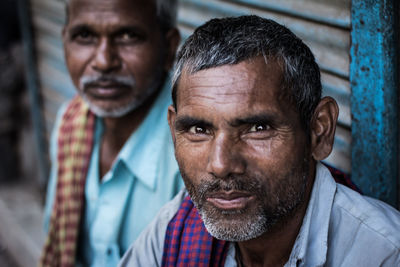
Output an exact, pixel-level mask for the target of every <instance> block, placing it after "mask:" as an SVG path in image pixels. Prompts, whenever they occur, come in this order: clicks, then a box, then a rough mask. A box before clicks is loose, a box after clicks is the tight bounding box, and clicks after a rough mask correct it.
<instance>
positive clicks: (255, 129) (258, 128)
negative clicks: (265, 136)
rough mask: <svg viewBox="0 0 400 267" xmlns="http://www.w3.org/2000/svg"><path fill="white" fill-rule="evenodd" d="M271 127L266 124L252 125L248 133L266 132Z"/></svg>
mask: <svg viewBox="0 0 400 267" xmlns="http://www.w3.org/2000/svg"><path fill="white" fill-rule="evenodd" d="M270 128H271V127H270V126H269V125H266V124H254V125H253V126H252V127H251V128H250V131H249V132H261V131H266V130H269V129H270Z"/></svg>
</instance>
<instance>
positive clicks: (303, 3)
mask: <svg viewBox="0 0 400 267" xmlns="http://www.w3.org/2000/svg"><path fill="white" fill-rule="evenodd" d="M350 5H351V0H336V1H332V0H280V1H276V0H220V1H218V0H180V10H179V15H178V22H179V28H180V30H181V34H182V37H183V38H186V37H188V36H189V35H190V34H191V33H192V31H193V30H194V28H196V27H197V26H199V25H200V24H202V23H204V22H205V21H207V20H209V19H211V18H214V17H225V16H238V15H244V14H255V15H259V16H262V17H267V18H270V19H273V20H276V21H277V22H279V23H282V24H284V25H285V26H287V27H288V28H290V29H291V30H292V31H293V32H294V33H295V34H296V35H298V36H299V37H300V38H302V39H303V40H304V41H305V43H307V44H308V45H309V46H310V47H311V50H312V51H313V53H314V55H315V57H316V59H317V61H318V63H319V65H320V68H321V72H322V83H323V88H324V95H330V96H332V97H334V98H335V99H336V100H337V101H338V104H339V108H340V114H339V125H338V127H337V130H336V137H335V146H334V150H333V153H332V154H331V156H330V157H329V158H328V159H327V162H329V163H330V164H332V165H334V166H336V167H338V168H340V169H342V170H344V171H346V172H350V167H351V152H350V143H351V128H350V127H351V115H350V84H349V50H350Z"/></svg>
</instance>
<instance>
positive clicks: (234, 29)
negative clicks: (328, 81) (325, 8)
mask: <svg viewBox="0 0 400 267" xmlns="http://www.w3.org/2000/svg"><path fill="white" fill-rule="evenodd" d="M257 56H264V58H265V60H266V62H267V61H268V59H274V60H276V61H277V62H278V63H279V65H280V66H281V68H282V70H283V80H282V90H285V91H283V92H284V94H285V95H286V96H287V97H288V99H290V101H291V102H292V103H293V104H294V105H295V106H296V108H297V110H298V112H299V113H300V119H301V122H302V125H303V127H304V129H305V130H306V131H307V132H309V124H310V121H311V118H312V115H313V113H314V110H315V108H316V106H317V105H318V102H319V101H320V99H321V90H322V89H321V79H320V71H319V67H318V65H317V64H316V62H315V59H314V56H313V54H312V52H311V50H310V49H309V48H308V47H307V46H306V45H305V44H304V43H303V42H302V41H301V40H300V39H299V38H298V37H296V35H294V34H293V33H292V32H291V31H290V30H289V29H287V28H286V27H284V26H282V25H280V24H278V23H276V22H274V21H272V20H269V19H264V18H261V17H258V16H241V17H234V18H223V19H213V20H210V21H208V22H207V23H205V24H203V25H202V26H200V27H199V28H197V29H196V30H195V32H194V33H193V34H192V35H191V36H190V37H189V38H188V39H187V40H186V42H185V43H184V44H183V46H182V48H181V49H180V51H179V53H178V57H177V63H176V66H175V74H174V77H173V80H172V83H173V89H172V99H173V104H174V107H175V110H177V103H176V101H177V100H176V95H177V83H178V82H179V79H180V77H181V75H182V71H185V73H188V74H193V73H195V72H197V71H200V70H204V69H209V68H213V67H218V66H222V65H232V64H237V63H240V62H242V61H245V60H248V59H251V58H254V57H257Z"/></svg>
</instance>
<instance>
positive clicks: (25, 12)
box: [18, 0, 49, 189]
mask: <svg viewBox="0 0 400 267" xmlns="http://www.w3.org/2000/svg"><path fill="white" fill-rule="evenodd" d="M18 12H19V20H20V24H21V32H22V39H23V44H24V59H25V66H26V67H25V70H26V71H25V78H26V85H27V89H28V92H29V99H30V106H31V118H32V125H33V128H34V134H35V136H34V137H35V144H36V151H37V155H38V163H39V172H40V173H39V175H40V177H39V181H38V182H39V185H40V187H41V188H43V189H44V188H45V186H46V183H47V176H48V172H49V164H48V161H47V157H46V155H47V143H46V138H45V128H44V119H43V115H42V112H41V106H40V94H39V88H38V75H37V69H36V63H35V57H34V47H33V37H32V30H31V21H30V13H29V3H28V1H27V0H19V1H18Z"/></svg>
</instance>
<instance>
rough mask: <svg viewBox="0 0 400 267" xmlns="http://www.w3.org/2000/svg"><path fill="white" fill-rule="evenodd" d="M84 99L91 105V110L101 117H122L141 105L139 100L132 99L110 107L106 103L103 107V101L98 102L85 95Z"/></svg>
mask: <svg viewBox="0 0 400 267" xmlns="http://www.w3.org/2000/svg"><path fill="white" fill-rule="evenodd" d="M83 100H84V101H85V103H86V104H87V105H88V106H89V109H90V111H91V112H93V113H94V114H95V115H96V116H98V117H101V118H120V117H122V116H124V115H126V114H128V113H129V112H131V111H133V110H135V109H136V108H137V107H138V106H139V103H138V101H132V102H130V103H128V104H124V105H123V106H117V105H114V106H115V107H109V106H108V105H107V107H105V106H106V105H104V107H103V105H102V104H103V103H101V104H97V103H95V101H91V100H89V99H88V98H87V97H84V96H83Z"/></svg>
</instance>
